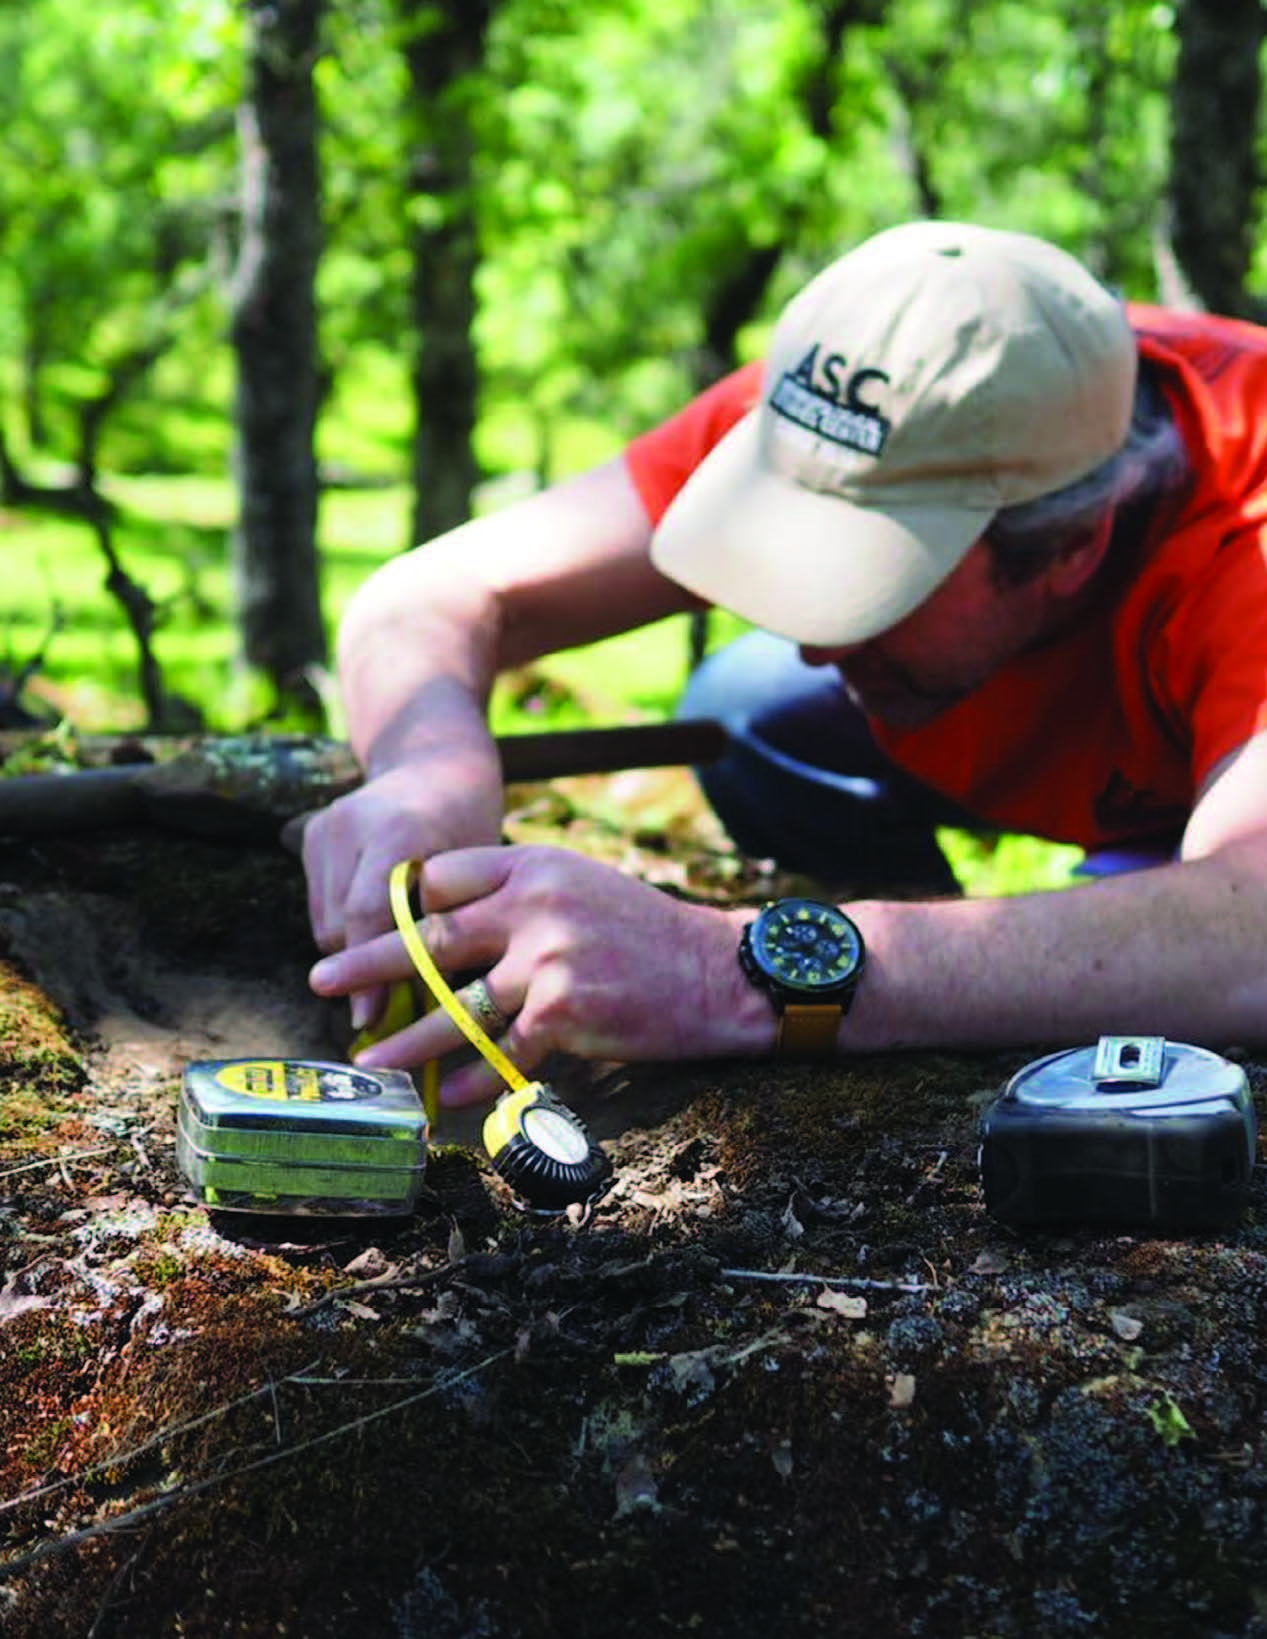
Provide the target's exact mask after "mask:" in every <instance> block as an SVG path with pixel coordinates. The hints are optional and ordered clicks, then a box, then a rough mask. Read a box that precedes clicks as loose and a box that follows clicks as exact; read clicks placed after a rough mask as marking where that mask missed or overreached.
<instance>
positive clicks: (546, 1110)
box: [388, 859, 612, 1212]
mask: <svg viewBox="0 0 1267 1639" xmlns="http://www.w3.org/2000/svg"><path fill="white" fill-rule="evenodd" d="M420 869H421V866H420V865H419V863H418V861H417V860H411V859H403V860H401V861H400V862H399V863H398V864H396V865H393V866H392V870H391V877H390V879H389V883H388V887H389V894H390V898H391V907H392V916H393V918H394V919H395V922H396V929H397V931H398V933H399V934H400V937H401V939H402V940H403V941H404V944H405V949H406V951H408V953H409V959H410V961H411V962H412V963H413V965H414V966H415V968H417V970H418V973H419V975H420V976H421V978H422V981H423V983H424V985H425V986H426V987H427V991H428V993H429V995H430V997H433V998H434V1000H435V1001H436V1002H438V1003H439V1004H440V1006H441V1007H442V1008H443V1009H444V1011H445V1012H446V1013H447V1014H448V1015H449V1017H450V1018H451V1019H452V1020H453V1022H454V1024H456V1025H457V1027H458V1029H459V1030H460V1031H461V1032H462V1034H463V1035H464V1036H465V1037H466V1039H467V1041H469V1042H470V1044H471V1046H472V1047H474V1048H475V1050H476V1051H477V1052H478V1053H479V1054H480V1055H481V1056H482V1057H483V1059H484V1060H485V1062H486V1063H488V1064H491V1065H492V1067H493V1069H494V1070H496V1071H497V1074H498V1075H499V1076H500V1077H501V1078H502V1080H503V1081H504V1082H505V1083H506V1091H505V1092H504V1093H503V1094H502V1095H501V1097H500V1098H499V1099H498V1100H497V1103H496V1104H495V1105H494V1106H493V1108H492V1110H491V1111H490V1112H489V1114H488V1116H487V1117H486V1118H485V1121H484V1147H485V1149H486V1150H487V1151H488V1157H489V1160H490V1161H491V1162H492V1163H493V1166H494V1167H495V1168H496V1169H497V1171H498V1172H499V1173H500V1174H501V1176H502V1177H503V1178H504V1179H505V1180H506V1181H507V1182H508V1183H509V1184H510V1185H511V1187H512V1188H513V1189H514V1190H515V1191H516V1193H517V1194H519V1195H520V1196H521V1197H522V1198H523V1199H525V1200H527V1201H528V1202H530V1203H531V1204H532V1205H534V1206H535V1207H536V1208H538V1209H539V1210H541V1211H548V1212H558V1211H561V1210H562V1209H563V1208H564V1207H566V1206H568V1205H570V1204H571V1203H572V1202H580V1201H586V1200H588V1199H590V1198H591V1197H592V1196H593V1195H594V1194H595V1193H596V1191H597V1190H598V1189H600V1188H601V1187H602V1185H603V1184H604V1183H605V1181H606V1180H607V1179H608V1178H610V1176H611V1170H612V1169H611V1162H610V1160H609V1159H608V1157H607V1156H606V1154H605V1153H604V1152H603V1150H601V1149H600V1148H599V1147H598V1145H596V1144H593V1143H591V1141H590V1138H589V1135H588V1134H587V1133H586V1131H585V1128H584V1125H583V1124H582V1123H581V1122H580V1121H578V1120H577V1118H576V1116H575V1115H573V1114H572V1112H571V1111H570V1110H569V1109H567V1108H566V1106H565V1105H563V1104H561V1103H560V1102H559V1101H558V1099H556V1098H555V1097H554V1095H553V1094H552V1093H551V1092H550V1090H549V1089H548V1088H547V1087H546V1086H545V1085H544V1084H543V1083H542V1082H540V1081H529V1080H528V1078H527V1076H525V1075H524V1074H523V1072H522V1071H521V1070H519V1069H518V1068H517V1067H516V1066H515V1065H514V1064H512V1063H511V1061H510V1059H508V1058H507V1057H506V1055H505V1053H503V1052H502V1050H501V1048H500V1047H499V1046H498V1045H497V1043H496V1042H495V1041H494V1040H493V1039H492V1038H491V1036H489V1035H488V1033H487V1031H485V1030H483V1029H481V1027H480V1026H479V1025H478V1024H477V1023H476V1021H475V1020H474V1019H473V1018H472V1017H471V1014H470V1012H469V1010H468V1009H467V1008H466V1007H464V1006H463V1004H462V1002H461V1001H460V1000H459V999H458V997H457V994H456V992H455V991H454V990H453V989H452V987H451V986H450V985H449V983H448V981H447V980H446V979H445V977H444V975H443V974H442V973H441V972H440V970H439V968H438V967H437V966H436V964H435V962H434V961H433V959H432V956H431V952H430V951H429V950H428V949H427V947H426V945H425V944H423V942H422V939H421V937H420V936H419V933H418V927H417V924H416V923H415V921H414V915H413V907H412V906H411V905H410V903H409V890H410V888H411V886H412V884H413V878H414V876H415V874H416V873H417V872H418V871H419V870H420ZM423 1075H424V1080H423V1095H422V1096H423V1103H424V1105H425V1106H426V1111H427V1119H428V1121H429V1122H430V1123H431V1125H432V1126H433V1127H434V1125H435V1123H436V1119H437V1118H438V1116H439V1113H440V1103H439V1067H438V1065H437V1064H436V1061H435V1060H434V1059H433V1060H432V1061H431V1062H430V1063H429V1064H427V1066H426V1068H425V1070H424V1072H423Z"/></svg>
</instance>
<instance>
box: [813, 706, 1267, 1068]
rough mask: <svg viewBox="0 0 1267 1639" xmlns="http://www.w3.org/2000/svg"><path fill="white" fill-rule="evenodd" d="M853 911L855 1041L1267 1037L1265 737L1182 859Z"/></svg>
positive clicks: (852, 1044)
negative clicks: (857, 932) (860, 937)
mask: <svg viewBox="0 0 1267 1639" xmlns="http://www.w3.org/2000/svg"><path fill="white" fill-rule="evenodd" d="M848 908H849V910H850V913H851V914H852V915H854V916H856V918H857V920H858V923H859V926H860V927H861V928H862V929H863V932H864V935H865V937H866V940H867V948H868V967H867V974H866V977H865V979H864V981H863V984H862V986H861V987H860V989H859V992H858V998H857V1001H856V1003H855V1005H854V1007H853V1009H852V1010H851V1012H850V1014H849V1017H848V1019H847V1020H846V1021H845V1025H844V1028H843V1030H842V1034H841V1045H842V1047H844V1048H846V1049H847V1050H850V1051H866V1050H869V1049H884V1048H894V1047H926V1046H991V1045H999V1046H1004V1045H1015V1044H1027V1043H1030V1042H1038V1043H1073V1042H1082V1041H1087V1040H1090V1039H1094V1038H1095V1037H1096V1036H1097V1035H1099V1034H1101V1033H1109V1034H1134V1033H1140V1034H1153V1035H1169V1036H1171V1037H1173V1038H1175V1039H1177V1040H1192V1041H1196V1042H1199V1043H1205V1044H1207V1045H1211V1046H1218V1045H1220V1044H1222V1045H1228V1044H1231V1043H1250V1042H1262V1041H1267V735H1259V736H1258V737H1256V738H1255V739H1253V740H1251V741H1249V742H1248V743H1247V744H1246V745H1244V746H1242V747H1241V748H1240V750H1239V751H1237V752H1236V753H1234V754H1233V755H1232V756H1231V757H1228V758H1226V759H1225V760H1224V762H1223V763H1222V764H1221V765H1220V766H1219V767H1218V768H1217V769H1216V770H1215V772H1214V773H1213V775H1212V776H1211V777H1210V779H1208V780H1207V781H1206V784H1205V787H1204V789H1203V790H1202V792H1201V794H1200V796H1199V799H1198V801H1197V804H1196V806H1195V808H1194V810H1193V813H1192V816H1191V819H1190V822H1189V824H1188V827H1187V831H1186V833H1185V836H1184V841H1183V847H1182V850H1181V854H1180V858H1179V860H1178V861H1176V862H1175V863H1174V864H1172V865H1166V866H1161V867H1159V868H1157V869H1155V870H1151V871H1143V872H1139V873H1136V874H1133V875H1130V876H1122V877H1114V878H1109V879H1107V880H1105V881H1102V882H1098V883H1096V884H1094V885H1088V886H1086V887H1081V888H1073V889H1068V890H1065V891H1063V892H1059V893H1045V894H1034V895H1026V896H1020V897H1017V898H1003V899H983V900H956V901H946V902H944V903H942V902H939V903H934V904H891V903H878V902H863V903H859V904H856V905H852V906H850V907H848Z"/></svg>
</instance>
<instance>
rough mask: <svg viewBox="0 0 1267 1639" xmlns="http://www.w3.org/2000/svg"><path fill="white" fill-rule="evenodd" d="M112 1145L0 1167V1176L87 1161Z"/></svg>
mask: <svg viewBox="0 0 1267 1639" xmlns="http://www.w3.org/2000/svg"><path fill="white" fill-rule="evenodd" d="M113 1147H114V1146H113V1145H111V1144H104V1145H103V1146H102V1147H101V1148H100V1149H97V1150H76V1151H75V1152H74V1153H73V1154H72V1155H49V1156H45V1158H44V1160H42V1161H24V1162H23V1163H22V1165H21V1166H20V1167H3V1168H0V1178H12V1177H13V1175H14V1173H16V1172H35V1171H36V1170H37V1169H38V1168H40V1167H64V1166H65V1165H66V1163H67V1162H68V1161H87V1160H89V1159H90V1158H91V1157H92V1156H94V1155H109V1154H110V1151H111V1150H112V1149H113Z"/></svg>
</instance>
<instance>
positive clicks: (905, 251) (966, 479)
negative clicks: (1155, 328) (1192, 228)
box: [651, 222, 1137, 647]
mask: <svg viewBox="0 0 1267 1639" xmlns="http://www.w3.org/2000/svg"><path fill="white" fill-rule="evenodd" d="M1136 369H1137V355H1136V347H1135V339H1134V336H1133V335H1132V333H1131V329H1130V325H1129V323H1128V322H1127V318H1126V313H1125V310H1124V309H1123V307H1122V304H1121V303H1120V302H1119V301H1118V300H1117V298H1116V297H1114V296H1112V295H1111V294H1110V293H1109V292H1108V291H1107V290H1106V289H1105V288H1104V287H1103V286H1102V285H1100V284H1099V283H1098V282H1097V281H1096V280H1095V279H1094V278H1093V277H1092V276H1091V274H1090V273H1088V272H1087V270H1086V269H1085V268H1084V267H1083V266H1082V265H1081V264H1080V263H1079V262H1077V261H1075V260H1074V258H1073V257H1071V256H1069V255H1067V254H1066V253H1065V252H1064V251H1062V250H1059V249H1057V248H1056V246H1054V245H1050V244H1047V243H1045V242H1044V241H1043V240H1041V239H1034V238H1031V237H1030V236H1029V235H1027V234H1021V233H1010V232H1005V231H1001V230H999V229H994V228H983V227H975V226H969V225H966V224H964V223H960V222H910V223H907V224H905V225H903V226H901V227H896V228H890V229H889V230H887V231H886V232H884V233H880V234H877V235H876V236H875V237H874V238H873V239H869V240H867V241H866V242H865V243H864V244H862V245H860V246H858V248H857V249H855V250H852V251H850V252H849V253H848V254H847V255H845V256H842V257H841V258H840V259H839V261H836V262H834V263H833V264H832V265H831V266H830V267H828V268H827V269H825V270H824V272H822V273H820V274H819V275H818V277H817V278H816V279H814V280H813V281H812V282H811V283H810V284H809V285H808V286H807V287H806V288H805V289H804V290H803V291H802V292H801V293H800V295H798V296H797V297H795V298H794V299H793V300H792V302H791V303H790V304H789V305H788V306H787V307H786V308H785V309H784V312H783V314H782V316H781V317H780V319H779V321H778V324H777V325H776V327H775V331H774V336H773V339H772V342H771V345H770V349H769V353H768V356H767V359H766V366H765V375H764V384H763V388H762V398H761V402H760V404H759V405H758V406H757V407H756V408H755V409H754V410H752V411H751V412H750V413H749V414H748V415H747V416H745V417H744V419H743V420H742V421H740V422H739V423H738V424H737V425H736V426H735V427H733V428H732V429H731V431H730V432H729V433H728V434H727V435H726V437H725V438H724V439H722V441H721V443H719V444H718V445H717V446H716V448H715V449H713V450H712V451H711V452H710V454H709V455H708V456H707V457H706V459H705V460H704V461H703V462H702V464H701V465H700V466H699V467H698V468H697V469H696V471H695V472H694V473H693V474H692V475H691V477H690V478H689V479H688V481H687V483H686V484H685V485H684V487H683V488H682V490H681V491H680V492H679V494H678V495H677V497H676V498H675V499H674V501H673V503H672V505H671V506H670V507H669V509H668V511H667V512H666V513H665V515H664V517H663V518H662V519H661V522H660V524H659V527H658V528H657V530H656V532H655V535H654V537H653V539H652V544H651V555H652V559H653V561H654V562H655V564H656V565H657V567H658V568H659V569H660V570H661V571H662V572H663V573H664V574H666V575H668V576H669V577H670V578H671V579H672V580H674V581H677V582H678V583H679V584H680V585H682V586H685V587H686V588H687V589H688V590H689V591H692V592H695V593H696V594H698V595H699V596H700V597H703V598H705V599H706V600H707V601H708V602H710V603H716V604H719V605H721V606H722V607H723V608H727V609H732V610H734V611H735V612H736V613H737V614H740V615H742V616H744V617H745V618H746V619H748V620H751V621H752V622H753V623H754V624H755V625H758V626H761V627H764V628H765V629H766V630H767V631H771V632H776V633H779V634H780V635H782V636H785V637H789V638H791V639H793V641H795V642H797V643H806V644H811V645H815V646H822V647H834V646H836V645H843V644H849V643H860V642H864V641H865V640H866V639H867V638H869V637H873V636H875V635H876V634H877V633H879V632H883V631H886V630H887V629H888V628H889V627H890V626H893V625H896V623H897V622H898V621H900V620H901V619H902V618H903V616H905V615H907V614H909V613H910V611H911V610H912V609H914V608H915V607H916V606H917V605H918V604H920V603H922V602H923V601H924V599H925V598H926V597H928V595H929V594H930V593H931V592H932V591H934V589H935V588H936V587H937V586H939V585H940V584H941V582H942V581H943V580H945V578H946V577H947V575H949V574H950V573H951V571H952V570H953V569H954V568H955V566H956V565H957V564H958V563H959V561H960V560H961V559H962V558H963V556H964V555H965V553H966V552H967V551H968V549H969V547H971V545H972V544H973V542H974V541H975V540H977V539H978V538H979V537H980V536H981V535H982V534H983V533H984V531H985V529H986V527H987V526H988V524H989V523H990V520H991V519H992V518H993V517H994V515H995V513H996V512H997V511H998V510H999V508H1000V507H1006V506H1014V505H1016V504H1017V503H1019V502H1022V501H1030V500H1033V499H1034V498H1035V497H1037V496H1039V495H1045V494H1048V493H1050V492H1051V491H1053V490H1058V489H1061V488H1063V487H1064V486H1065V485H1066V484H1071V483H1073V481H1074V480H1075V479H1077V478H1080V477H1082V476H1083V475H1084V474H1086V473H1088V472H1090V471H1091V470H1092V469H1093V468H1095V467H1097V466H1099V465H1100V464H1101V463H1102V462H1103V461H1106V460H1108V458H1109V457H1110V456H1111V455H1113V454H1114V453H1115V452H1116V451H1117V450H1118V449H1120V447H1121V445H1122V443H1123V440H1124V439H1125V437H1126V433H1127V429H1128V427H1129V425H1130V419H1131V410H1132V404H1133V400H1134V392H1135V375H1136Z"/></svg>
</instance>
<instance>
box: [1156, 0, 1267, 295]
mask: <svg viewBox="0 0 1267 1639" xmlns="http://www.w3.org/2000/svg"><path fill="white" fill-rule="evenodd" d="M1175 29H1176V33H1177V36H1178V41H1179V56H1178V60H1177V62H1176V65H1175V77H1174V82H1173V88H1172V91H1171V146H1170V204H1171V216H1172V223H1171V234H1172V237H1173V241H1174V248H1175V255H1176V256H1177V257H1178V260H1179V265H1180V267H1181V268H1182V269H1183V272H1184V275H1185V277H1186V278H1187V280H1188V283H1189V284H1190V285H1191V286H1192V289H1193V290H1194V292H1195V293H1196V295H1197V297H1198V298H1199V300H1200V301H1201V302H1202V303H1203V304H1204V305H1205V306H1206V307H1207V308H1208V309H1210V311H1211V312H1214V313H1226V314H1229V315H1231V316H1233V317H1236V318H1245V319H1253V320H1255V321H1257V322H1258V323H1262V322H1264V320H1267V303H1264V302H1262V301H1260V300H1258V299H1257V298H1256V297H1254V296H1253V295H1251V294H1250V292H1249V291H1248V290H1247V289H1246V287H1245V280H1246V277H1247V275H1248V272H1249V265H1250V256H1251V252H1252V249H1253V244H1254V239H1255V226H1256V223H1257V220H1258V211H1257V201H1258V183H1259V177H1258V163H1257V159H1256V154H1255V150H1256V146H1257V137H1258V112H1259V102H1260V97H1261V89H1262V84H1261V75H1260V72H1259V66H1258V56H1259V50H1260V48H1261V46H1262V42H1263V34H1264V13H1263V8H1262V5H1261V4H1260V0H1183V4H1182V5H1181V6H1180V8H1179V11H1178V14H1177V16H1176V19H1175Z"/></svg>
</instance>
